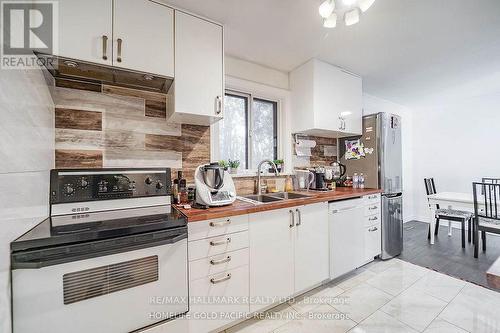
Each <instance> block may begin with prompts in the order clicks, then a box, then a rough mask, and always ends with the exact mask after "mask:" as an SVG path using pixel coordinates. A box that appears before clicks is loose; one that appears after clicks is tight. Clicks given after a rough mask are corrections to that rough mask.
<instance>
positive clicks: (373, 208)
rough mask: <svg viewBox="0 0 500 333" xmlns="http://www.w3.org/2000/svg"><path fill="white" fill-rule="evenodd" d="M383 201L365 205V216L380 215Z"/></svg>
mask: <svg viewBox="0 0 500 333" xmlns="http://www.w3.org/2000/svg"><path fill="white" fill-rule="evenodd" d="M380 206H381V202H380V201H378V202H376V203H371V204H369V205H366V206H365V216H370V215H380Z"/></svg>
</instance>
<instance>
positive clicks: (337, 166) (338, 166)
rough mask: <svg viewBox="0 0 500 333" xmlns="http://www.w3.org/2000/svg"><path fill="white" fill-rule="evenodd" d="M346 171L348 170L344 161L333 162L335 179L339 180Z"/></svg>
mask: <svg viewBox="0 0 500 333" xmlns="http://www.w3.org/2000/svg"><path fill="white" fill-rule="evenodd" d="M346 171H347V169H346V167H345V165H343V164H342V163H339V162H333V163H332V176H333V180H339V179H341V178H342V177H344V175H345V173H346Z"/></svg>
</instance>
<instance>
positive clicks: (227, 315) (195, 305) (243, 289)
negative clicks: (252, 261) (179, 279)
mask: <svg viewBox="0 0 500 333" xmlns="http://www.w3.org/2000/svg"><path fill="white" fill-rule="evenodd" d="M248 274H249V271H248V265H246V266H241V267H238V268H235V269H232V270H228V271H225V272H223V273H219V274H215V275H210V276H207V277H204V278H201V279H198V280H195V281H192V282H191V283H190V295H191V296H190V298H191V300H192V302H191V304H190V311H189V312H190V317H189V332H190V333H202V332H203V333H205V332H210V331H212V330H215V329H217V328H220V327H223V326H224V325H226V324H229V323H231V322H233V321H236V320H238V319H239V317H238V316H239V315H240V314H246V313H248V312H249V311H250V309H249V305H248Z"/></svg>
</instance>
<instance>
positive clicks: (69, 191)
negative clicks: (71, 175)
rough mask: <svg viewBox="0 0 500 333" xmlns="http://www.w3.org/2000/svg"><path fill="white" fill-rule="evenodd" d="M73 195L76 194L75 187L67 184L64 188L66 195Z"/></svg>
mask: <svg viewBox="0 0 500 333" xmlns="http://www.w3.org/2000/svg"><path fill="white" fill-rule="evenodd" d="M73 193H75V189H74V188H73V185H71V184H67V185H65V186H64V194H66V195H72V194H73Z"/></svg>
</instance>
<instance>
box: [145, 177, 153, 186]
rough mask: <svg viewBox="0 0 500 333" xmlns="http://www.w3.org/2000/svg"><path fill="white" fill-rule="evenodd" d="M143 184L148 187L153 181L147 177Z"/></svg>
mask: <svg viewBox="0 0 500 333" xmlns="http://www.w3.org/2000/svg"><path fill="white" fill-rule="evenodd" d="M144 182H145V183H146V184H148V185H151V184H152V183H153V180H152V179H151V177H148V178H146V180H145V181H144Z"/></svg>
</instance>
